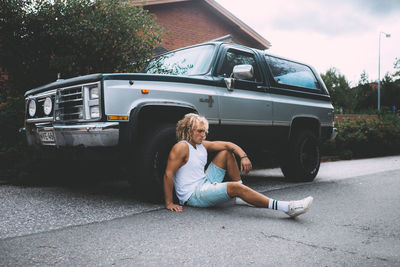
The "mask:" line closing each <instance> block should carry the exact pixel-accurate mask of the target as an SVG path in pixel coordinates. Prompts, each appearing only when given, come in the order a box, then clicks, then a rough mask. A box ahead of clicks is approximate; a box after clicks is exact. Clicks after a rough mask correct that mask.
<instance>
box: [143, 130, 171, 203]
mask: <svg viewBox="0 0 400 267" xmlns="http://www.w3.org/2000/svg"><path fill="white" fill-rule="evenodd" d="M175 143H176V137H175V125H171V124H167V125H162V126H159V127H157V128H154V129H153V130H151V131H148V132H147V133H146V135H145V136H143V138H142V145H141V153H140V156H139V160H138V162H139V163H140V175H139V177H138V178H139V181H138V183H139V185H140V187H141V188H140V190H142V189H144V191H143V192H145V194H146V195H145V198H147V199H149V200H154V201H162V200H163V196H164V188H163V185H164V172H165V168H166V167H167V162H168V156H169V152H170V151H171V148H172V146H173V145H174V144H175Z"/></svg>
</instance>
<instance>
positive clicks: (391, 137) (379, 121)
mask: <svg viewBox="0 0 400 267" xmlns="http://www.w3.org/2000/svg"><path fill="white" fill-rule="evenodd" d="M335 127H336V128H337V129H338V132H339V133H338V136H337V137H336V139H335V141H333V142H332V141H331V142H326V143H324V144H323V146H322V153H323V154H328V155H331V156H339V157H340V158H341V159H351V158H364V157H375V156H387V155H394V154H400V118H399V117H398V116H394V115H391V114H386V115H380V116H379V117H378V116H376V117H357V116H348V118H342V117H339V116H336V117H335Z"/></svg>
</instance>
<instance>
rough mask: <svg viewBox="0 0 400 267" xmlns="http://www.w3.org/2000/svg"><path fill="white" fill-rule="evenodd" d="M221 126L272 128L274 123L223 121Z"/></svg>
mask: <svg viewBox="0 0 400 267" xmlns="http://www.w3.org/2000/svg"><path fill="white" fill-rule="evenodd" d="M221 125H248V126H272V125H273V124H272V121H230V120H222V121H221Z"/></svg>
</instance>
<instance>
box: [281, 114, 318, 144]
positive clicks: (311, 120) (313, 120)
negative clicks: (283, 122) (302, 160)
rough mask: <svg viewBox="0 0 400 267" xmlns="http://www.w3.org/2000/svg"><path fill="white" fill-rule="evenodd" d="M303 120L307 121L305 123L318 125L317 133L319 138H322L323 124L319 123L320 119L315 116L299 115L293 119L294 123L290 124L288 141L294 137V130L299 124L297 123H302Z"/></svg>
mask: <svg viewBox="0 0 400 267" xmlns="http://www.w3.org/2000/svg"><path fill="white" fill-rule="evenodd" d="M301 120H303V121H305V123H311V124H316V125H317V129H316V130H317V132H316V134H317V138H319V137H320V136H321V122H320V121H319V119H318V117H316V116H313V115H297V116H294V117H293V118H292V121H291V122H290V125H289V133H288V140H289V139H290V138H291V136H292V135H293V132H294V129H293V128H294V127H295V125H296V124H297V123H296V122H298V121H301ZM298 123H300V122H298ZM293 124H295V125H293Z"/></svg>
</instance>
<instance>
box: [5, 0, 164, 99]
mask: <svg viewBox="0 0 400 267" xmlns="http://www.w3.org/2000/svg"><path fill="white" fill-rule="evenodd" d="M0 10H1V11H0V49H1V50H0V62H1V65H2V67H4V68H5V69H6V70H7V71H8V74H9V82H10V84H9V85H8V86H10V88H12V91H13V92H14V95H16V94H21V93H22V92H23V91H25V90H27V89H30V88H33V87H35V86H38V85H41V84H44V83H47V82H51V81H54V80H55V79H56V78H57V73H61V76H62V78H69V77H73V76H78V75H84V74H89V73H98V72H132V71H136V70H138V69H139V68H140V67H141V66H142V65H143V63H144V62H145V60H146V59H147V58H149V57H151V56H152V53H153V48H154V46H155V45H156V44H157V43H159V42H160V41H161V39H160V38H161V33H162V29H161V27H160V26H159V25H157V24H156V23H155V18H154V16H153V15H151V14H149V13H148V12H147V11H146V10H144V9H143V8H141V7H137V6H134V5H132V4H129V2H121V1H119V0H2V1H1V2H0Z"/></svg>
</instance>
